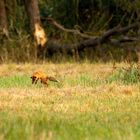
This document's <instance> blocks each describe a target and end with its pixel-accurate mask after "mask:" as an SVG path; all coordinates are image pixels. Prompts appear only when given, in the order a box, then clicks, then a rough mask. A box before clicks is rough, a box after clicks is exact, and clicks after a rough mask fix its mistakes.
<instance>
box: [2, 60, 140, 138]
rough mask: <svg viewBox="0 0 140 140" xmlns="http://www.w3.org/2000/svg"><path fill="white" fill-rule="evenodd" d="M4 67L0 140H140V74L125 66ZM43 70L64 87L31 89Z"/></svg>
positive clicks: (85, 64)
mask: <svg viewBox="0 0 140 140" xmlns="http://www.w3.org/2000/svg"><path fill="white" fill-rule="evenodd" d="M116 67H117V68H116V69H114V68H113V64H111V63H107V64H102V63H89V62H85V63H84V62H83V63H61V64H53V63H43V64H28V63H27V64H26V63H25V64H1V65H0V140H16V139H17V140H18V139H20V140H93V139H94V140H107V139H111V140H139V138H140V70H139V68H138V67H137V66H135V65H134V66H133V67H131V68H129V65H128V64H126V63H120V64H116ZM36 70H43V71H44V72H45V73H47V74H48V75H50V76H54V77H56V78H57V79H58V80H60V83H53V82H49V86H48V87H45V86H43V85H42V84H41V83H40V82H38V84H37V85H32V83H31V78H30V76H31V74H32V73H33V72H34V71H36Z"/></svg>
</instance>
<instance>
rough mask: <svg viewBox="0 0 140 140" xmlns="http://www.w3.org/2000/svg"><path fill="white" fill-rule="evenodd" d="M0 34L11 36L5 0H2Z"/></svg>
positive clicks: (0, 6) (0, 5) (0, 2)
mask: <svg viewBox="0 0 140 140" xmlns="http://www.w3.org/2000/svg"><path fill="white" fill-rule="evenodd" d="M0 34H2V35H5V36H6V37H9V34H8V22H7V14H6V9H5V2H4V0H0Z"/></svg>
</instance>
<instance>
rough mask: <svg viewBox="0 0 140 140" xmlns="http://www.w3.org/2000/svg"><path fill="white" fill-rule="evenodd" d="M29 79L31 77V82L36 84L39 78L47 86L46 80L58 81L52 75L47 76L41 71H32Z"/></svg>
mask: <svg viewBox="0 0 140 140" xmlns="http://www.w3.org/2000/svg"><path fill="white" fill-rule="evenodd" d="M31 79H32V84H37V82H38V80H40V82H41V83H42V84H44V85H46V86H48V81H53V82H60V81H59V80H57V79H55V78H54V77H51V76H47V75H46V74H45V73H44V72H42V71H36V72H34V73H33V74H32V76H31Z"/></svg>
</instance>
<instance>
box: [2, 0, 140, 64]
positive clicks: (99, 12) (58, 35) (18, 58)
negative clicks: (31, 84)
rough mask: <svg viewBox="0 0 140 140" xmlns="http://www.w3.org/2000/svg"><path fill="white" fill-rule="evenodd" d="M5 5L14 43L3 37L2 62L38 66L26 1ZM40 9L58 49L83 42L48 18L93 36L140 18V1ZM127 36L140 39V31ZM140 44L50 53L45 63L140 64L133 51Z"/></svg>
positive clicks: (79, 0) (70, 2)
mask: <svg viewBox="0 0 140 140" xmlns="http://www.w3.org/2000/svg"><path fill="white" fill-rule="evenodd" d="M5 3H6V11H7V16H8V23H9V35H10V39H7V38H5V37H4V36H0V62H1V63H3V62H37V61H38V57H37V49H36V47H35V43H34V42H33V38H32V36H30V30H29V20H28V17H27V14H26V12H25V6H24V1H23V0H5ZM39 9H40V16H41V21H42V25H43V27H44V29H45V31H46V33H47V36H48V40H52V41H53V42H56V46H57V44H73V43H75V42H79V41H81V40H83V39H82V38H80V37H79V36H76V35H74V34H69V33H66V32H63V31H62V30H60V29H57V28H56V27H55V26H53V25H51V24H49V22H48V21H47V18H48V17H52V18H54V19H55V20H56V21H57V22H58V23H60V24H61V25H63V26H64V27H66V28H70V29H77V28H78V29H80V31H81V32H84V33H85V34H88V35H92V36H98V35H100V34H101V33H103V32H105V31H106V30H109V29H111V28H113V27H115V26H118V25H120V26H127V25H129V24H132V23H134V22H137V21H138V20H139V18H140V1H139V0H59V1H58V0H39ZM127 34H128V35H131V36H133V37H139V29H138V28H134V29H133V30H130V31H129V32H128V33H127ZM139 44H140V43H139V41H135V42H133V43H125V44H124V46H123V47H122V46H121V47H120V46H113V45H109V44H104V45H101V46H100V47H96V48H90V49H85V50H84V51H83V52H81V53H80V54H77V53H75V54H73V55H70V56H67V55H63V56H62V55H61V54H60V53H57V54H55V55H53V56H50V55H48V54H47V51H46V52H45V53H44V54H43V60H51V61H56V60H57V61H61V60H63V59H64V60H65V59H66V60H69V59H71V60H76V61H77V60H78V61H79V60H83V59H84V60H85V59H89V60H90V61H104V62H106V61H138V59H139V57H138V56H139V54H138V51H137V50H135V49H132V48H138V47H139ZM48 45H50V44H48ZM46 48H47V45H46Z"/></svg>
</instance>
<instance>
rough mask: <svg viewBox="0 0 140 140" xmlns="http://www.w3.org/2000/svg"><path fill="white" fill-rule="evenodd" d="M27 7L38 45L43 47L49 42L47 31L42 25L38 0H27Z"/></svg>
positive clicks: (31, 27) (32, 30)
mask: <svg viewBox="0 0 140 140" xmlns="http://www.w3.org/2000/svg"><path fill="white" fill-rule="evenodd" d="M25 7H26V11H27V15H28V17H29V22H30V29H31V32H32V35H33V36H34V38H35V40H36V42H37V45H38V46H41V47H43V46H44V45H45V43H46V42H47V36H46V33H45V31H44V29H43V27H42V26H41V20H40V13H39V7H38V0H25Z"/></svg>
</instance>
